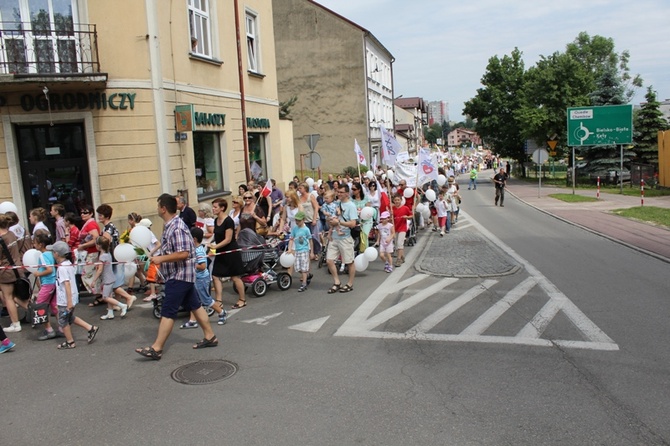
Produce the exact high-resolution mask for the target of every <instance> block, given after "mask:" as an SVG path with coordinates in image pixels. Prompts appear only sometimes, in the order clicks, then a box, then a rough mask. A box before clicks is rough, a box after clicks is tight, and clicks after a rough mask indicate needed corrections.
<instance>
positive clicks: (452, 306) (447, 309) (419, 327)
mask: <svg viewBox="0 0 670 446" xmlns="http://www.w3.org/2000/svg"><path fill="white" fill-rule="evenodd" d="M440 283H441V282H440ZM496 283H498V281H497V280H485V281H484V283H482V284H479V285H476V286H474V287H472V288H470V290H468V291H466V292H465V293H463V294H461V295H460V296H458V297H457V298H456V299H454V300H452V301H451V302H449V303H448V304H446V305H444V306H443V307H442V308H440V309H439V310H437V311H436V312H435V313H433V314H431V315H430V316H428V317H427V318H425V319H424V320H422V321H421V322H419V323H418V324H416V325H415V326H414V327H412V328H410V329H409V330H408V331H407V333H408V334H412V333H426V332H429V331H430V330H431V329H432V328H433V327H435V326H436V325H437V324H439V323H440V322H442V321H443V320H445V319H446V318H448V317H449V316H450V315H451V314H453V313H454V312H455V311H456V310H458V309H459V308H461V307H462V306H463V305H465V304H467V303H468V302H470V301H471V300H472V299H474V298H475V297H477V296H479V295H480V294H481V293H483V292H484V291H486V290H488V289H489V288H491V287H492V286H493V285H495V284H496ZM437 291H440V290H437Z"/></svg>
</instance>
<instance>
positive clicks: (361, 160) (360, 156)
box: [354, 139, 368, 166]
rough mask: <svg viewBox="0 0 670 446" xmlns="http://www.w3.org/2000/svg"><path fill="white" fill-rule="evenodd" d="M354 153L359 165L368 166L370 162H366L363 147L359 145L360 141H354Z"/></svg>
mask: <svg viewBox="0 0 670 446" xmlns="http://www.w3.org/2000/svg"><path fill="white" fill-rule="evenodd" d="M354 152H355V153H356V157H357V158H358V164H361V165H363V166H367V165H368V162H367V161H365V156H364V155H363V151H362V150H361V146H359V145H358V141H356V140H355V139H354Z"/></svg>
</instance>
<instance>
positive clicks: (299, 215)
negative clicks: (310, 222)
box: [295, 211, 305, 220]
mask: <svg viewBox="0 0 670 446" xmlns="http://www.w3.org/2000/svg"><path fill="white" fill-rule="evenodd" d="M295 219H296V220H304V219H305V213H304V212H303V211H298V213H297V214H295Z"/></svg>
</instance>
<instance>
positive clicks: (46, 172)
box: [16, 123, 92, 215]
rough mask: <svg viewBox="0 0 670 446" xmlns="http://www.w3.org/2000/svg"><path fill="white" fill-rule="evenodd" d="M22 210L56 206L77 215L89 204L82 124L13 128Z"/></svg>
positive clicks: (90, 202) (47, 208) (89, 188)
mask: <svg viewBox="0 0 670 446" xmlns="http://www.w3.org/2000/svg"><path fill="white" fill-rule="evenodd" d="M16 140H17V144H18V148H19V162H20V163H21V178H22V179H23V193H24V196H25V200H26V209H27V210H28V211H30V209H33V208H36V207H43V208H45V209H46V210H47V211H48V210H49V207H50V205H51V204H53V203H55V202H59V203H61V204H63V206H65V212H74V213H75V214H76V215H79V210H80V209H81V206H82V205H83V204H92V200H91V185H90V182H89V173H88V161H87V158H86V142H85V138H84V125H83V124H82V123H72V124H55V125H53V126H51V125H48V124H45V125H19V126H16Z"/></svg>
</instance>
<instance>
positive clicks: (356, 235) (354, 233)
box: [340, 204, 361, 240]
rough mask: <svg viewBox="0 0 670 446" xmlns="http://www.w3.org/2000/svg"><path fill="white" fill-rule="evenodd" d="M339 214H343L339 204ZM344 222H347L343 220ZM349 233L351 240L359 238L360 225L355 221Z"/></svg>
mask: <svg viewBox="0 0 670 446" xmlns="http://www.w3.org/2000/svg"><path fill="white" fill-rule="evenodd" d="M340 213H342V214H344V209H342V205H341V204H340ZM344 221H349V220H344ZM350 233H351V238H352V239H354V240H356V239H357V238H360V236H361V224H360V222H359V221H358V219H357V220H356V226H354V227H353V228H350Z"/></svg>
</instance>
